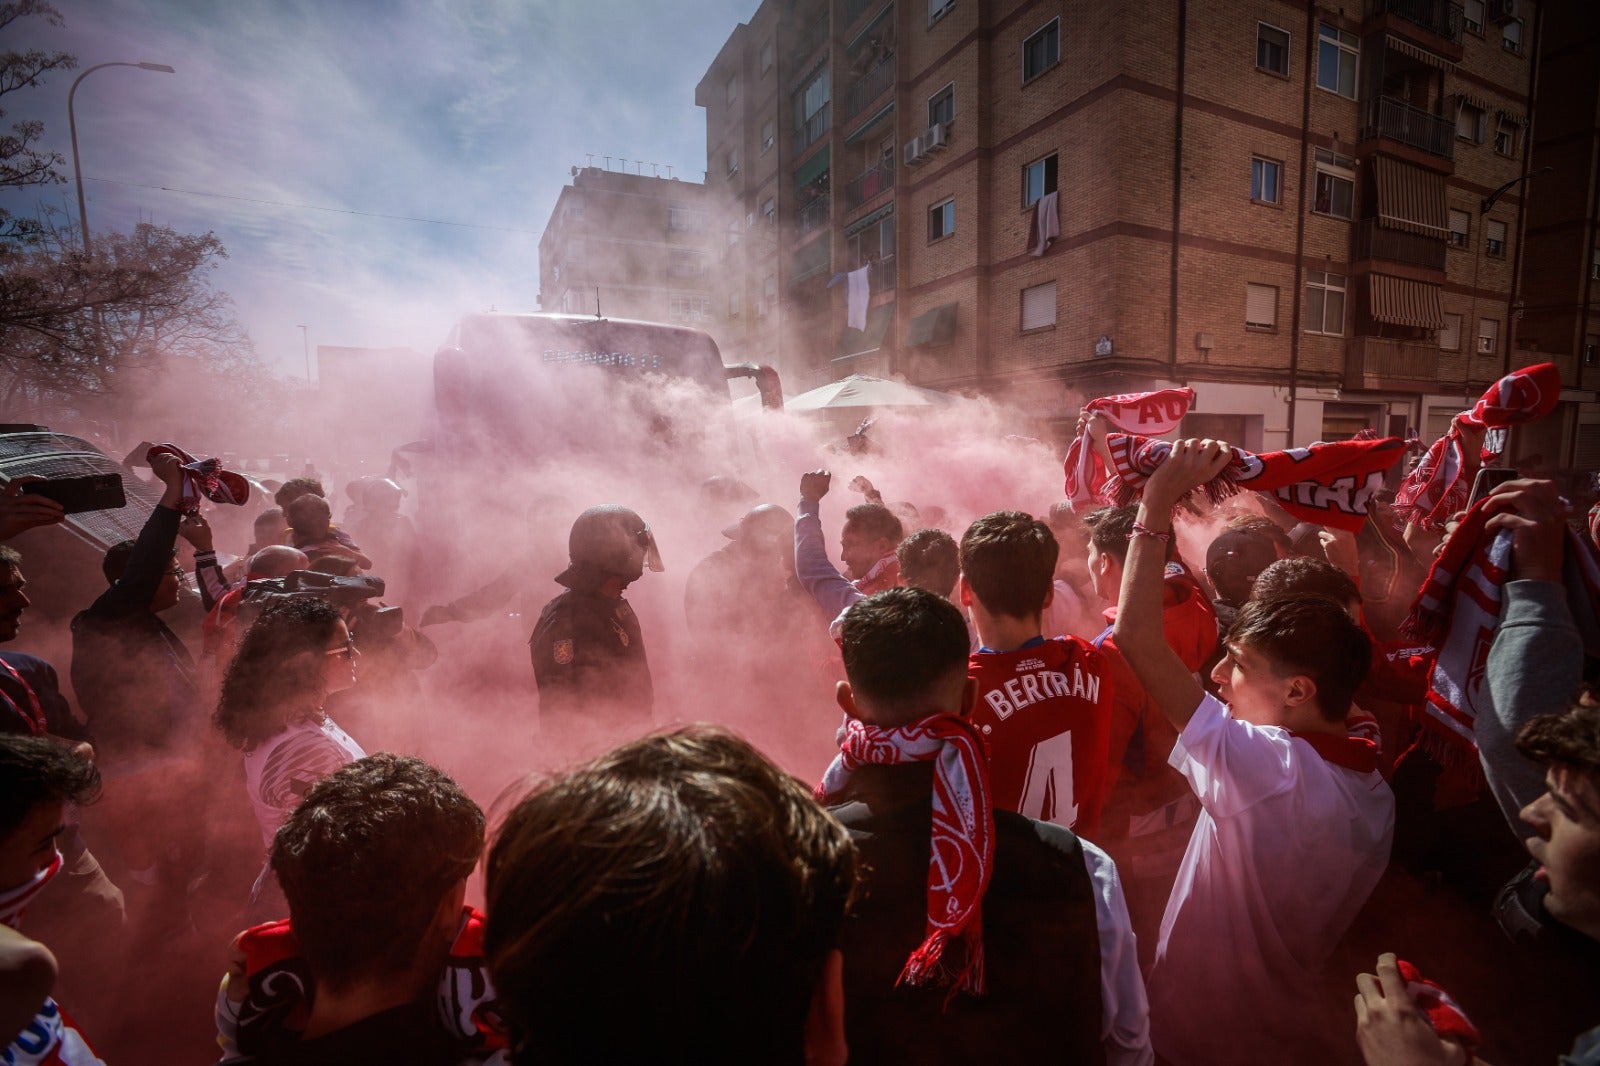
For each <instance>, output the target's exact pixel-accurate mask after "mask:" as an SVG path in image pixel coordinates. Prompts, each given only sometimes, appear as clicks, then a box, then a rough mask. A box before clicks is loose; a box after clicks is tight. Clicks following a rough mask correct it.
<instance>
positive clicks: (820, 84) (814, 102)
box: [794, 63, 832, 132]
mask: <svg viewBox="0 0 1600 1066" xmlns="http://www.w3.org/2000/svg"><path fill="white" fill-rule="evenodd" d="M831 91H832V82H831V80H830V79H829V77H828V65H827V64H826V63H824V64H823V65H822V68H821V69H820V70H818V71H817V72H816V74H814V75H812V77H811V80H810V81H808V82H806V83H805V86H804V87H803V88H801V89H800V91H799V92H797V93H795V94H794V123H795V125H796V126H804V125H805V124H806V123H808V122H810V121H811V119H812V118H813V117H814V116H815V115H816V114H817V112H819V111H821V110H822V109H823V108H824V107H827V106H828V98H829V94H830V92H831ZM822 128H823V129H826V128H827V126H826V124H824V125H823V127H822ZM819 132H820V131H819Z"/></svg>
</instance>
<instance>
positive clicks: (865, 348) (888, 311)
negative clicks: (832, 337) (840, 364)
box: [834, 301, 894, 360]
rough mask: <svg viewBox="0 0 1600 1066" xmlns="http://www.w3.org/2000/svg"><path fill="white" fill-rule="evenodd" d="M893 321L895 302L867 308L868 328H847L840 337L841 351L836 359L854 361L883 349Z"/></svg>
mask: <svg viewBox="0 0 1600 1066" xmlns="http://www.w3.org/2000/svg"><path fill="white" fill-rule="evenodd" d="M893 320H894V303H893V301H891V302H889V303H886V304H879V305H878V306H877V307H869V308H867V328H866V329H851V328H850V327H848V326H846V327H845V331H844V332H843V333H842V334H840V335H839V350H838V354H837V355H835V356H834V359H836V360H838V359H853V358H855V357H856V356H858V355H867V354H868V353H870V352H875V351H877V350H878V349H879V348H882V347H883V338H884V336H885V335H886V334H887V333H888V332H889V323H890V322H892V321H893Z"/></svg>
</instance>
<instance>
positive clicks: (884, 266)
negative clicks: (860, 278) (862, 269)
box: [867, 255, 894, 292]
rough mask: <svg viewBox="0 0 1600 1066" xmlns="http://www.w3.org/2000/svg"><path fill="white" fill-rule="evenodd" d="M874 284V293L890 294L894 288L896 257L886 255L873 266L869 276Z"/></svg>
mask: <svg viewBox="0 0 1600 1066" xmlns="http://www.w3.org/2000/svg"><path fill="white" fill-rule="evenodd" d="M867 277H868V279H870V281H871V283H872V291H873V292H888V291H889V290H890V289H892V288H894V256H892V255H886V256H884V257H883V258H882V259H879V260H878V261H877V262H875V263H873V264H872V273H870V274H868V275H867Z"/></svg>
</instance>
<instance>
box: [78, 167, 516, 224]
mask: <svg viewBox="0 0 1600 1066" xmlns="http://www.w3.org/2000/svg"><path fill="white" fill-rule="evenodd" d="M83 180H84V181H98V182H102V183H104V184H107V185H126V186H128V187H129V188H133V189H155V190H157V191H158V192H173V193H178V194H179V195H182V196H210V197H214V198H216V199H219V200H237V201H239V202H240V203H246V204H265V205H268V206H270V207H289V208H294V209H295V210H298V211H327V212H329V213H330V214H336V215H359V216H361V217H362V218H386V219H390V220H393V221H395V222H425V223H427V224H428V225H430V226H458V227H460V228H462V229H487V230H495V231H497V232H500V233H527V234H531V235H533V236H535V237H538V236H542V235H543V233H544V231H543V230H535V229H519V228H517V227H515V226H486V225H484V224H482V223H481V222H450V221H446V220H445V219H439V218H417V217H416V216H414V215H385V214H382V213H380V212H377V211H357V210H355V209H354V208H349V207H322V206H320V205H318V204H292V203H288V202H286V201H283V200H261V199H257V198H255V197H251V196H233V195H231V194H229V193H225V192H204V191H202V190H199V189H174V188H173V187H171V186H170V185H144V184H141V183H140V182H137V181H119V180H118V179H116V178H93V177H87V176H86V177H85V178H84V179H83Z"/></svg>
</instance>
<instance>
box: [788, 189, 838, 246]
mask: <svg viewBox="0 0 1600 1066" xmlns="http://www.w3.org/2000/svg"><path fill="white" fill-rule="evenodd" d="M832 204H833V197H832V196H830V195H828V194H827V193H823V194H822V195H821V196H819V197H817V198H816V199H815V200H812V201H811V202H810V203H808V204H806V205H805V206H804V207H802V208H800V210H799V211H796V212H795V216H794V233H795V236H796V237H804V236H805V235H806V234H808V233H814V232H816V231H817V230H819V229H821V228H823V227H824V226H826V225H827V224H828V218H829V217H830V215H829V212H830V209H831V207H832Z"/></svg>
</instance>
